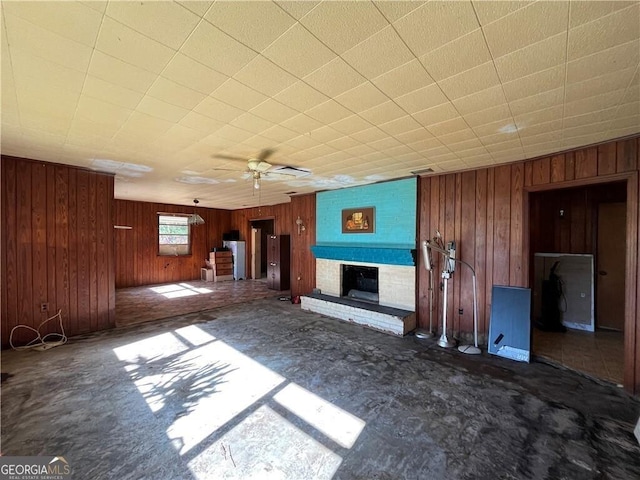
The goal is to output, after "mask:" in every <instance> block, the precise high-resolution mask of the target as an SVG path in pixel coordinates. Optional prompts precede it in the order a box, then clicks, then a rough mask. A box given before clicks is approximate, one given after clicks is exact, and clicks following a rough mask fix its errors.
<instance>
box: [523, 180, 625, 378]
mask: <svg viewBox="0 0 640 480" xmlns="http://www.w3.org/2000/svg"><path fill="white" fill-rule="evenodd" d="M626 202H627V183H626V181H618V182H611V183H601V184H596V185H586V186H580V187H573V188H564V189H556V190H546V191H540V192H532V193H530V196H529V206H530V208H529V214H530V216H529V226H530V228H529V233H530V238H529V242H530V252H529V253H530V262H529V266H530V268H529V272H530V279H529V280H530V285H531V286H532V290H533V296H534V303H535V302H537V303H540V302H541V298H540V297H541V296H542V291H541V289H540V288H539V287H540V286H541V284H542V282H541V279H542V277H541V275H540V273H539V272H536V262H537V263H538V264H539V263H540V261H539V260H540V259H539V255H540V254H570V255H576V256H580V255H584V256H589V255H592V256H593V268H592V271H590V272H589V273H587V272H586V271H585V273H583V274H582V276H581V277H579V281H580V282H581V284H587V285H591V286H592V288H593V293H594V296H593V297H594V308H593V309H592V310H591V309H589V310H588V314H589V315H595V328H593V326H592V328H591V330H592V331H588V330H580V329H576V328H571V326H570V325H567V326H568V327H569V328H567V329H566V331H564V332H563V331H557V330H558V329H556V331H549V330H551V329H546V331H545V329H544V328H540V327H541V324H544V321H541V319H540V318H532V325H534V327H533V331H532V352H533V354H534V355H535V356H538V357H543V358H546V359H548V360H551V361H553V362H555V363H560V364H562V365H565V366H567V367H569V368H572V369H575V370H580V371H582V372H584V373H587V374H589V375H592V376H594V377H598V378H602V379H605V380H608V381H611V382H613V383H616V384H622V383H623V377H624V312H625V304H624V292H625V286H624V283H625V275H626V272H625V267H624V265H625V252H626V216H625V215H626V208H627V206H626ZM536 254H537V255H538V256H537V255H536ZM612 255H617V256H618V257H619V258H618V259H613V261H612V259H611V256H612ZM616 260H621V262H619V261H616ZM558 271H559V272H562V269H559V270H558ZM565 271H566V270H565ZM585 276H588V277H589V278H586V277H585ZM545 278H546V277H545ZM575 281H576V277H574V278H570V277H569V276H568V275H567V277H566V278H563V277H562V275H560V290H561V293H560V295H559V297H558V298H559V300H558V306H557V308H558V310H559V315H560V317H561V318H562V316H563V315H564V312H565V311H566V308H567V307H566V306H567V299H566V295H567V294H568V292H569V291H570V287H571V286H572V285H569V284H568V283H567V282H575ZM585 288H588V287H585ZM581 289H582V287H581ZM582 290H583V289H582ZM582 290H581V291H582ZM584 291H586V290H584ZM612 292H613V293H612ZM612 295H613V296H612ZM587 296H588V294H587ZM612 302H613V303H612ZM603 303H606V305H603ZM613 304H615V305H614V306H612V305H613ZM608 305H609V306H608ZM540 311H541V309H538V312H540ZM605 312H606V315H605ZM585 315H587V313H585ZM542 320H544V319H542ZM585 323H588V322H587V321H586V319H585ZM536 325H537V326H536Z"/></svg>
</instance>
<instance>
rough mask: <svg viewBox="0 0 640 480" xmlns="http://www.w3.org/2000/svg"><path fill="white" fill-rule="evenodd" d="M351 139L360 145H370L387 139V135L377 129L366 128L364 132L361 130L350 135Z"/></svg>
mask: <svg viewBox="0 0 640 480" xmlns="http://www.w3.org/2000/svg"><path fill="white" fill-rule="evenodd" d="M351 137H353V138H355V139H356V140H358V141H359V142H362V143H371V142H375V141H377V140H382V139H384V138H388V135H387V134H386V133H385V132H383V131H382V130H380V129H379V128H378V127H371V128H367V129H366V130H362V131H361V132H356V133H352V134H351Z"/></svg>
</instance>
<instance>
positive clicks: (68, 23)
mask: <svg viewBox="0 0 640 480" xmlns="http://www.w3.org/2000/svg"><path fill="white" fill-rule="evenodd" d="M2 9H3V10H4V12H5V14H10V15H15V16H17V17H20V18H22V19H23V20H26V21H27V22H29V23H31V24H33V25H37V26H38V27H41V28H43V29H45V30H48V31H50V32H52V33H54V34H57V35H60V36H62V37H65V38H68V39H70V40H73V41H75V42H78V43H81V44H83V45H86V46H88V47H92V48H93V46H94V44H95V41H96V37H97V35H98V30H99V29H100V22H101V21H102V14H101V13H100V12H99V11H97V10H95V9H93V8H90V7H88V6H87V5H83V4H82V3H78V2H73V3H71V2H69V3H65V4H63V5H61V4H60V3H57V2H3V3H2Z"/></svg>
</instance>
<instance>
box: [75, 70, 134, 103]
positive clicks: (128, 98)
mask: <svg viewBox="0 0 640 480" xmlns="http://www.w3.org/2000/svg"><path fill="white" fill-rule="evenodd" d="M82 95H83V96H87V97H93V98H95V99H98V100H102V101H104V102H107V103H111V104H114V105H118V106H120V107H124V108H128V109H131V110H134V109H135V108H136V105H138V103H139V102H140V100H141V99H142V97H143V96H144V94H143V93H141V92H136V91H135V90H130V89H128V88H124V87H121V86H120V85H116V84H114V83H111V82H105V81H104V80H101V79H99V78H97V77H94V76H92V75H87V78H86V80H85V83H84V89H83V91H82Z"/></svg>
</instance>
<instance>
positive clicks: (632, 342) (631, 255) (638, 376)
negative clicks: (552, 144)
mask: <svg viewBox="0 0 640 480" xmlns="http://www.w3.org/2000/svg"><path fill="white" fill-rule="evenodd" d="M619 181H625V182H626V185H627V222H626V226H627V232H626V239H625V287H624V288H625V295H624V298H625V306H624V380H623V386H624V388H625V390H627V391H628V392H630V393H632V394H637V393H640V355H638V354H637V352H636V351H637V349H638V348H637V342H638V337H640V332H638V331H637V330H640V321H638V320H639V318H640V312H637V299H638V296H640V291H639V290H638V287H639V284H638V274H639V273H640V272H639V271H638V258H639V252H638V172H637V171H633V172H627V173H614V174H610V175H601V176H598V177H590V178H581V179H577V180H568V181H564V182H555V183H545V184H541V185H530V186H525V187H524V188H523V192H524V199H523V202H522V204H523V205H522V206H523V210H524V211H523V219H524V232H523V235H524V238H523V240H524V242H523V252H522V253H523V255H525V257H524V258H526V259H527V264H529V263H530V262H531V258H530V253H531V252H530V245H529V244H530V235H531V228H530V225H529V221H530V215H531V211H530V207H529V196H530V194H531V193H534V192H543V191H550V190H560V189H564V188H571V187H585V186H590V185H597V184H601V183H611V182H619ZM529 281H530V280H529V276H528V275H527V283H529Z"/></svg>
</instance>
